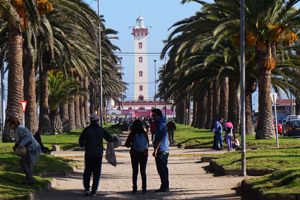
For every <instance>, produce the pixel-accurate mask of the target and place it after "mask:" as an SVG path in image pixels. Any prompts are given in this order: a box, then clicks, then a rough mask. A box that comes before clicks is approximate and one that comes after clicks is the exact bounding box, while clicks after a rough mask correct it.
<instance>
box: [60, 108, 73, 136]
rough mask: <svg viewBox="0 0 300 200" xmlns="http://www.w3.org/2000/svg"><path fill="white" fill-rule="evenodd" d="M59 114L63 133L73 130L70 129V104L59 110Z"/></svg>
mask: <svg viewBox="0 0 300 200" xmlns="http://www.w3.org/2000/svg"><path fill="white" fill-rule="evenodd" d="M59 114H60V118H61V122H62V126H63V132H69V131H70V130H71V128H70V119H69V109H68V104H65V105H63V106H62V107H60V108H59Z"/></svg>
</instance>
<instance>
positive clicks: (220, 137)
mask: <svg viewBox="0 0 300 200" xmlns="http://www.w3.org/2000/svg"><path fill="white" fill-rule="evenodd" d="M215 136H216V149H223V138H222V133H216V134H215ZM219 143H220V146H219Z"/></svg>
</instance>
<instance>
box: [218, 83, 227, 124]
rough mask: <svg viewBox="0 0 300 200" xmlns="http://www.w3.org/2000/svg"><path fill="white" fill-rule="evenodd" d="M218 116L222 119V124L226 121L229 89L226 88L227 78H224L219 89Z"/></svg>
mask: <svg viewBox="0 0 300 200" xmlns="http://www.w3.org/2000/svg"><path fill="white" fill-rule="evenodd" d="M220 99H222V102H221V101H220V112H219V113H220V116H221V117H223V119H224V122H227V119H228V100H229V88H228V78H225V79H224V81H223V83H222V86H221V89H220Z"/></svg>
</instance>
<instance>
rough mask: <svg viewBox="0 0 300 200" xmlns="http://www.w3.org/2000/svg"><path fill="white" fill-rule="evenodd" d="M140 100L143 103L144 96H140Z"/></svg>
mask: <svg viewBox="0 0 300 200" xmlns="http://www.w3.org/2000/svg"><path fill="white" fill-rule="evenodd" d="M139 100H140V101H143V100H144V96H143V95H140V96H139ZM139 110H140V109H139Z"/></svg>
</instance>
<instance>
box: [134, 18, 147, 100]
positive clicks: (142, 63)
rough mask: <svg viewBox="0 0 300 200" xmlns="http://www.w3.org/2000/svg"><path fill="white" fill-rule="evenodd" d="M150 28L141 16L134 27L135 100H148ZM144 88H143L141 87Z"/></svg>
mask: <svg viewBox="0 0 300 200" xmlns="http://www.w3.org/2000/svg"><path fill="white" fill-rule="evenodd" d="M148 34H149V33H148V28H145V26H144V19H143V18H142V17H141V16H139V17H138V18H137V19H136V26H135V27H134V28H133V29H132V35H133V37H134V100H141V101H143V100H148V99H149V93H148V64H147V63H148V62H147V35H148ZM141 88H142V89H141Z"/></svg>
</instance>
